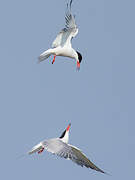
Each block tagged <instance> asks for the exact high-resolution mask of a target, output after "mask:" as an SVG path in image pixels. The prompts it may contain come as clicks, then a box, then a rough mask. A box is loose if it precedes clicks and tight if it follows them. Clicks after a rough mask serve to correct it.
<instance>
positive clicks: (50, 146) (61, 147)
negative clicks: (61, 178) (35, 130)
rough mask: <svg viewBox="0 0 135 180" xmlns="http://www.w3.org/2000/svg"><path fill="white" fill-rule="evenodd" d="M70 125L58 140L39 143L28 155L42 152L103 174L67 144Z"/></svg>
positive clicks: (77, 150) (76, 149)
mask: <svg viewBox="0 0 135 180" xmlns="http://www.w3.org/2000/svg"><path fill="white" fill-rule="evenodd" d="M70 126H71V124H69V125H68V127H67V128H66V129H65V131H64V132H63V133H62V135H61V136H60V137H59V138H53V139H48V140H44V141H42V142H40V143H39V144H37V145H36V146H34V147H33V148H32V149H31V150H30V151H29V152H28V154H33V153H36V152H38V154H40V153H42V152H43V151H44V150H47V151H48V152H51V153H53V154H56V155H58V156H60V157H63V158H66V159H70V160H72V161H73V162H75V163H77V164H78V165H80V166H82V167H83V166H85V167H87V168H91V169H94V170H96V171H99V172H101V173H105V172H104V171H103V170H101V169H99V168H98V167H97V166H96V165H95V164H93V163H92V162H91V161H90V160H89V159H88V158H87V157H86V156H85V155H84V154H83V153H82V151H81V150H80V149H78V148H77V147H75V146H73V145H70V144H68V140H69V129H70ZM106 174H107V173H106Z"/></svg>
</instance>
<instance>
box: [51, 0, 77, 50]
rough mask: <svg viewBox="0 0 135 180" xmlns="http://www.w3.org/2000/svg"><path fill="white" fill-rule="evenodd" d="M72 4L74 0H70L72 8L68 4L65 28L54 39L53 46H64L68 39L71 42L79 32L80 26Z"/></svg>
mask: <svg viewBox="0 0 135 180" xmlns="http://www.w3.org/2000/svg"><path fill="white" fill-rule="evenodd" d="M71 4H72V1H70V9H69V8H68V4H67V13H66V16H65V21H66V24H65V28H64V29H62V30H61V31H60V32H59V33H58V35H57V37H56V39H55V40H54V41H53V43H52V47H53V48H54V47H58V46H64V45H65V43H66V42H67V40H68V43H70V41H71V39H72V38H73V37H75V36H76V35H77V33H78V28H77V26H76V23H75V16H73V15H72V14H71Z"/></svg>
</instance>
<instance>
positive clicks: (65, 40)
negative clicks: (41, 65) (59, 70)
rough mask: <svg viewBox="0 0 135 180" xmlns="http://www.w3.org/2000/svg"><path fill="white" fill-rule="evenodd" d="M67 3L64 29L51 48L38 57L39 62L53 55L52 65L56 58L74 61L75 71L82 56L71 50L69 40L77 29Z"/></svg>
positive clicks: (69, 5)
mask: <svg viewBox="0 0 135 180" xmlns="http://www.w3.org/2000/svg"><path fill="white" fill-rule="evenodd" d="M72 1H73V0H71V1H70V4H69V3H67V12H66V15H65V21H66V24H65V28H63V29H62V30H61V31H60V32H59V33H58V35H57V37H56V39H55V40H54V41H53V43H52V48H50V49H48V50H47V51H44V52H43V53H42V54H41V55H40V56H39V62H41V61H43V60H45V59H47V58H48V57H49V56H50V55H54V58H53V61H52V64H53V63H54V62H55V58H56V56H65V57H69V58H72V59H75V60H76V64H77V69H80V63H81V61H82V55H81V53H79V52H78V51H76V50H74V49H73V48H72V44H71V40H72V39H73V37H75V36H76V35H77V34H78V28H77V25H76V23H75V16H73V15H72V14H71V5H72Z"/></svg>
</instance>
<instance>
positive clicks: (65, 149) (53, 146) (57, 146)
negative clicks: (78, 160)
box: [42, 138, 72, 159]
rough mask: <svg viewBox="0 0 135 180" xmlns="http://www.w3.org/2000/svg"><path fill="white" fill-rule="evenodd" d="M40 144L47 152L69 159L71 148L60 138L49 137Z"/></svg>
mask: <svg viewBox="0 0 135 180" xmlns="http://www.w3.org/2000/svg"><path fill="white" fill-rule="evenodd" d="M42 144H43V146H44V148H45V149H46V150H47V151H48V152H51V153H53V154H56V155H57V156H60V157H63V158H66V159H71V154H72V148H71V147H70V146H68V144H66V143H64V142H62V141H61V140H59V139H57V138H56V139H50V140H48V141H44V142H43V143H42Z"/></svg>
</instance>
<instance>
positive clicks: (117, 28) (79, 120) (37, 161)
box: [0, 0, 135, 180]
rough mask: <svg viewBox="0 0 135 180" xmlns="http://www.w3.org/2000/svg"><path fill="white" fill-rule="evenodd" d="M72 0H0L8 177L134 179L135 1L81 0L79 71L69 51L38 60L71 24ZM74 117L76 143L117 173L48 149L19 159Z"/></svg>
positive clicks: (2, 133)
mask: <svg viewBox="0 0 135 180" xmlns="http://www.w3.org/2000/svg"><path fill="white" fill-rule="evenodd" d="M66 2H67V1H63V0H59V1H57V0H39V1H34V2H33V1H32V0H30V1H26V0H24V1H17V0H12V1H6V0H5V1H4V0H2V1H1V6H0V22H1V28H0V49H1V53H0V59H1V61H0V83H1V86H0V87H1V88H0V109H1V113H0V119H1V126H0V137H1V138H0V139H1V150H0V159H1V163H0V164H1V179H14V180H16V179H20V180H22V179H33V180H36V179H37V178H38V179H47V178H49V179H54V178H55V179H63V178H64V179H65V180H66V179H69V178H71V179H73V177H74V179H78V180H79V179H82V178H83V179H88V178H92V179H93V180H94V179H95V180H97V179H100V180H102V179H108V178H109V179H123V180H124V179H125V180H126V179H133V178H134V177H135V175H134V151H135V143H134V139H135V130H134V127H135V122H134V119H135V114H134V107H135V106H134V105H135V95H134V92H135V83H134V77H135V71H134V66H135V62H134V60H135V53H134V49H135V43H134V42H135V35H134V32H135V25H134V17H135V11H134V6H135V3H134V1H131V0H129V1H125V0H117V1H116V0H113V1H108V0H85V2H84V1H80V0H78V1H77V0H74V2H73V7H72V11H73V13H74V14H75V15H76V22H77V25H78V27H79V33H78V35H77V36H76V37H75V38H74V39H73V47H74V48H75V49H76V50H78V51H79V52H81V54H82V56H83V61H82V63H81V69H80V72H77V71H76V65H75V62H74V61H73V60H72V59H69V58H64V57H56V62H55V64H54V65H52V64H51V62H50V60H51V58H49V59H48V60H47V61H44V62H42V63H41V64H37V57H38V56H39V55H40V54H41V53H42V52H43V51H44V50H46V49H48V48H49V47H50V46H51V43H52V41H53V40H54V38H55V36H56V35H57V33H58V32H59V31H60V30H61V29H62V28H63V27H64V23H65V22H64V15H65V10H66ZM52 58H53V57H52ZM69 122H71V124H72V126H71V131H70V143H71V144H73V145H75V146H77V147H79V148H80V149H82V151H83V152H84V153H85V154H86V155H87V156H88V157H89V158H90V160H92V161H93V162H94V163H95V164H96V165H97V166H98V167H100V168H101V169H103V170H104V171H106V172H109V173H110V174H111V175H112V176H107V175H103V174H100V173H98V172H95V171H92V170H91V169H87V168H81V167H79V166H77V165H76V164H74V163H72V162H70V161H67V160H64V159H61V158H58V157H55V156H53V155H51V154H49V153H47V152H44V153H43V154H41V155H40V156H39V155H33V156H27V155H26V156H25V157H23V158H19V159H18V156H20V155H22V154H24V153H25V152H27V151H29V150H30V149H31V148H32V146H33V145H35V144H36V143H38V142H39V141H41V140H43V139H48V138H52V137H57V136H60V135H61V133H62V132H63V130H64V129H65V127H66V126H67V125H68V123H69Z"/></svg>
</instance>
